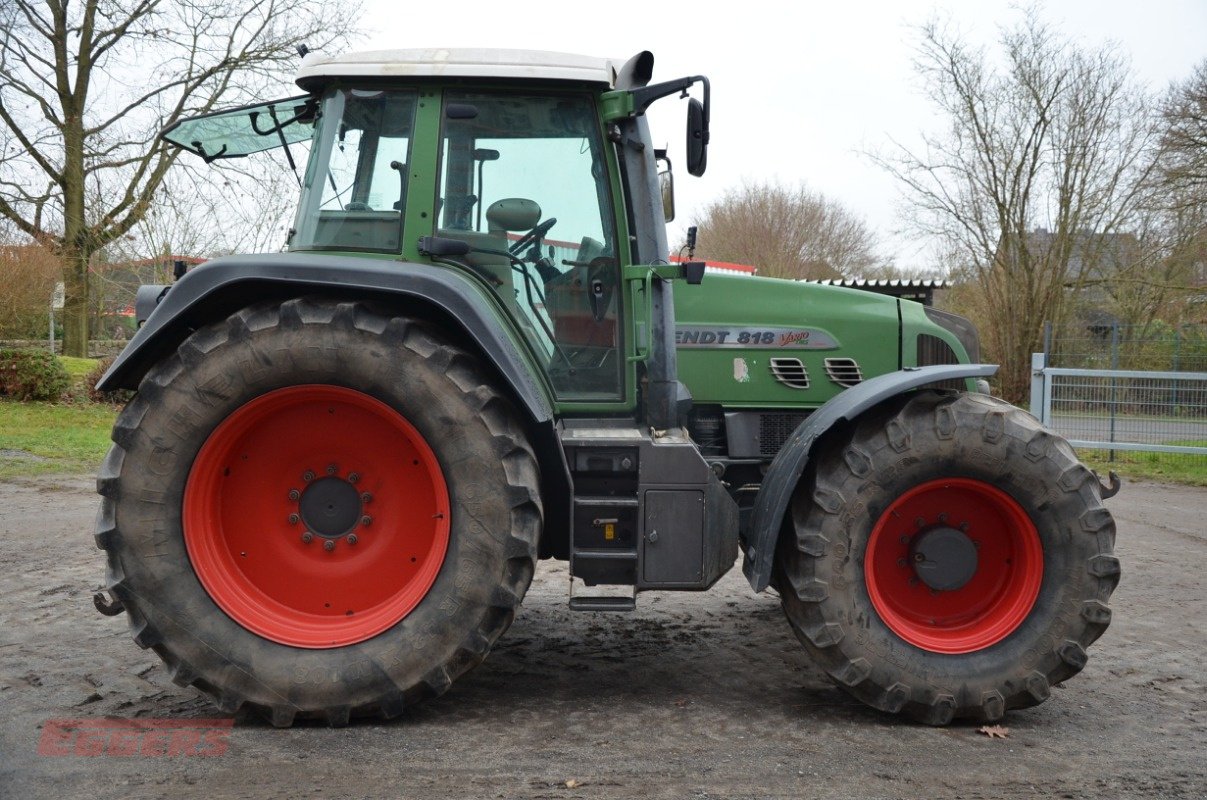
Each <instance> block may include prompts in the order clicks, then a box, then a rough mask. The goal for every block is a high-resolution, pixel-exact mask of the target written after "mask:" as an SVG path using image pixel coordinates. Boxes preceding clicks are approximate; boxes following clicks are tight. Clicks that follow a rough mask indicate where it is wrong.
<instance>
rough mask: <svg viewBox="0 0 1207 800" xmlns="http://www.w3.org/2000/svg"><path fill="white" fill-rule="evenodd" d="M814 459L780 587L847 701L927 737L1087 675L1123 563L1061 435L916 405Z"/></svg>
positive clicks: (972, 403) (995, 404)
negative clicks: (917, 726)
mask: <svg viewBox="0 0 1207 800" xmlns="http://www.w3.org/2000/svg"><path fill="white" fill-rule="evenodd" d="M819 446H821V447H824V448H825V450H824V452H822V453H821V455H820V456H819V457H818V459H817V461H816V464H815V466H812V467H811V468H810V470H809V471H808V472H807V473H806V475H805V477H804V479H802V482H801V485H800V487H799V488H798V489H797V492H796V495H795V496H794V498H793V502H792V507H791V530H789V529H787V528H785V531H784V533H783V534H782V535H781V537H780V542H779V549H778V553H777V573H776V577H777V584H778V587H779V590H780V595H781V598H782V603H783V607H784V611H785V613H786V615H787V616H788V619H789V622H790V623H791V625H792V628H793V630H794V631H795V633H796V635H797V637H798V638H799V639H800V641H801V642H802V643H803V644H804V646H805V648H806V649H807V650H808V651H809V653H810V655H812V657H813V658H814V659H815V660H816V661H817V663H818V664H819V665H820V666H821V667H822V668H823V669H824V670H825V671H826V672H827V674H829V675H830V677H831V678H833V679H834V680H835V681H836V682H837V683H839V684H840V685H841V686H842V687H843V688H845V689H846V690H847V691H849V692H850V693H851V694H853V695H854V696H856V697H857V698H859V699H860V700H862V701H864V702H865V703H867V704H869V705H871V706H873V707H875V708H878V709H880V710H883V711H888V712H893V713H903V714H905V715H907V716H909V717H912V718H914V719H917V720H920V721H923V722H927V723H930V724H936V725H944V724H947V723H948V722H950V721H952V720H953V719H959V718H972V719H979V720H985V721H993V720H998V719H1001V718H1002V716H1003V715H1004V714H1005V712H1006V710H1007V709H1013V708H1024V707H1027V706H1031V705H1035V704H1036V703H1039V702H1042V701H1043V700H1045V699H1046V698H1047V697H1048V694H1049V690H1050V687H1051V686H1054V685H1056V684H1059V683H1061V682H1062V681H1064V680H1066V679H1068V678H1069V677H1071V676H1072V675H1074V674H1076V673H1077V672H1078V671H1080V670H1081V669H1082V667H1084V666H1085V663H1086V648H1087V647H1088V646H1089V645H1090V644H1091V643H1092V642H1093V641H1094V640H1096V639H1097V638H1098V637H1099V636H1101V635H1102V633H1103V631H1105V630H1106V627H1107V625H1108V624H1109V622H1110V609H1109V608H1108V607H1107V604H1106V603H1107V600H1108V599H1109V597H1110V594H1111V592H1112V591H1113V590H1114V588H1115V585H1116V584H1117V583H1118V580H1119V562H1118V561H1117V560H1116V559H1115V558H1114V556H1112V555H1111V550H1112V547H1113V544H1114V536H1115V526H1114V521H1113V520H1112V518H1111V515H1110V513H1109V512H1108V511H1107V510H1106V508H1104V507H1103V505H1102V500H1101V496H1100V489H1099V484H1098V481H1097V480H1096V479H1095V477H1094V475H1093V474H1092V473H1091V472H1090V471H1089V470H1088V469H1087V468H1086V467H1085V466H1084V465H1082V464H1081V463H1080V462H1079V461H1078V460H1077V458H1076V456H1075V455H1074V454H1073V451H1072V449H1071V448H1070V447H1069V445H1068V444H1067V443H1066V442H1065V441H1064V440H1063V439H1061V438H1060V437H1059V436H1056V435H1055V434H1053V433H1051V432H1049V431H1047V430H1045V429H1044V428H1042V427H1041V426H1040V425H1039V423H1038V422H1037V421H1036V420H1035V419H1034V418H1033V417H1031V416H1030V415H1029V414H1027V413H1026V412H1024V411H1022V410H1020V409H1017V408H1014V407H1013V406H1010V405H1009V404H1007V403H1005V402H1003V401H1001V400H997V399H995V398H992V397H989V396H986V395H979V394H954V393H940V392H921V393H917V394H914V395H911V396H908V397H903V398H901V399H899V400H897V401H895V402H894V403H892V404H890V405H888V406H884V407H881V408H879V409H876V410H874V411H872V412H870V413H869V414H867V415H865V416H863V417H861V418H859V419H858V420H857V421H856V422H855V423H854V424H853V425H852V426H851V428H850V429H849V430H847V431H846V432H844V433H839V434H838V435H837V436H836V437H834V438H830V439H828V440H826V441H824V442H822V443H821V444H820V445H819Z"/></svg>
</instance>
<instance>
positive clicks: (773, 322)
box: [675, 273, 935, 408]
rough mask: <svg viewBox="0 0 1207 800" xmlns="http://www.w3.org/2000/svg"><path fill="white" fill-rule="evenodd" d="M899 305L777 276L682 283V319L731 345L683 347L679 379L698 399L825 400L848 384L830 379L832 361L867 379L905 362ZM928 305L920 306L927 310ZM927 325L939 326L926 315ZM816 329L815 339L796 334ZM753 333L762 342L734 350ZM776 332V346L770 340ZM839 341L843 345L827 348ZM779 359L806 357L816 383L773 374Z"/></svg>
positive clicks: (678, 288)
mask: <svg viewBox="0 0 1207 800" xmlns="http://www.w3.org/2000/svg"><path fill="white" fill-rule="evenodd" d="M897 306H898V302H897V300H896V299H894V298H892V297H886V296H884V295H878V294H873V293H871V292H864V291H858V290H854V289H843V288H840V287H834V286H823V285H819V284H810V283H799V282H796V281H787V280H779V279H775V278H759V277H746V276H737V275H725V274H716V273H712V274H708V275H706V276H705V278H704V281H703V282H702V283H700V284H699V285H697V286H691V285H687V284H684V283H676V284H675V320H676V324H677V327H678V328H679V329H680V332H681V333H680V336H681V338H682V335H683V332H684V329H685V328H687V329H693V328H695V329H702V330H706V331H715V333H716V335H717V337H718V338H720V337H721V336H722V335H723V334H725V333H727V332H728V335H727V336H725V342H724V343H718V344H714V345H711V346H709V345H703V344H701V345H699V346H694V347H693V346H691V345H690V344H685V343H683V342H680V344H679V347H678V357H679V379H680V380H681V381H683V382H684V383H685V384H687V387H688V388H689V389H690V390H691V393H692V398H693V400H694V401H695V402H696V403H697V404H720V405H723V406H729V407H761V408H767V407H777V406H779V407H807V408H812V407H816V406H819V405H821V404H822V403H824V402H825V401H827V400H829V399H830V398H831V397H833V396H834V395H836V394H838V393H839V392H840V391H842V389H843V387H842V386H839V385H838V384H836V383H834V382H833V381H831V380H830V379H829V378H827V376H826V369H825V363H824V360H825V359H826V358H853V359H855V360H856V361H858V363H859V367H860V369H861V371H862V374H863V377H864V378H865V379H866V378H870V377H872V376H874V375H880V374H883V373H885V372H892V371H894V370H896V369H898V368H899V366H900V358H899V355H900V347H899V339H898V331H899V323H898V316H897V314H898V311H897ZM919 308H920V307H919ZM922 319H923V321H924V324H925V326H926V329H927V330H931V329H932V328H934V327H935V326H934V325H933V324H931V323H930V322H929V321H927V320H926V318H925V315H923V317H922ZM793 330H796V331H800V332H805V331H808V332H809V334H810V335H809V337H808V338H798V337H797V336H792V335H790V334H791V332H792V331H793ZM743 332H745V333H746V334H747V338H748V339H753V338H754V337H755V335H756V334H761V335H760V336H759V346H750V347H742V346H740V342H739V343H738V344H739V346H737V347H734V346H732V345H733V344H734V340H735V339H736V338H738V337H740V336H741V334H742V333H743ZM767 333H771V334H773V341H772V342H771V344H770V346H768V345H765V344H763V340H764V339H765V338H766V334H767ZM827 338H828V339H830V340H832V342H833V343H834V344H836V345H837V347H828V346H825V345H827V344H829V343H830V342H828V341H827ZM773 357H787V358H798V359H800V361H801V362H802V363H803V364H804V366H805V368H806V369H807V370H808V374H809V388H807V389H797V388H792V387H789V386H786V385H784V384H783V383H781V382H779V381H778V380H776V379H775V377H774V376H773V375H772V373H771V367H770V359H771V358H773Z"/></svg>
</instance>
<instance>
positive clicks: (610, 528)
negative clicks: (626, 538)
mask: <svg viewBox="0 0 1207 800" xmlns="http://www.w3.org/2000/svg"><path fill="white" fill-rule="evenodd" d="M604 538H605V539H607V540H608V541H611V540H613V539H615V538H616V526H615V525H613V524H612V523H611V522H609V523H606V524H605V525H604Z"/></svg>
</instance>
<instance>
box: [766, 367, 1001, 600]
mask: <svg viewBox="0 0 1207 800" xmlns="http://www.w3.org/2000/svg"><path fill="white" fill-rule="evenodd" d="M995 372H997V365H996V364H950V365H944V366H938V367H914V368H909V369H905V370H901V371H899V372H889V373H887V374H884V375H879V376H877V377H875V378H872V379H870V380H866V381H864V382H863V383H860V384H858V385H857V386H853V387H852V388H850V389H847V390H846V391H844V392H842V393H841V394H839V395H838V396H837V397H835V398H834V399H832V400H830V401H829V402H828V403H826V404H825V405H823V406H822V407H821V408H819V409H817V410H816V411H814V412H813V413H812V414H810V415H809V416H808V417H807V418H806V419H805V421H804V422H802V423H801V424H800V427H798V428H797V429H796V430H795V431H794V432H793V433H792V435H791V436H790V437H789V438H788V441H787V442H786V443H785V444H784V446H783V448H781V449H780V451H779V453H777V454H776V456H775V459H774V460H773V461H772V462H771V466H770V467H769V468H768V469H767V476H766V478H764V480H763V484H762V487H761V488H760V489H759V494H758V498H757V499H756V500H755V504H754V515H753V518H752V520H751V525H750V529H749V531H748V532H747V539H746V545H747V547H746V556H745V558H744V559H743V561H742V572H744V573H745V574H746V579H747V580H748V581H750V587H751V588H752V589H754V590H755V591H756V592H761V591H763V590H764V589H766V588H767V586H768V584H770V583H771V566H772V562H773V561H774V558H775V546H776V541H777V539H778V538H779V532H780V528H781V526H782V524H783V520H784V514H785V513H787V510H788V503H789V502H791V500H792V494H793V492H794V491H795V490H796V484H797V482H798V481H799V480H800V477H801V475H802V474H803V473H804V471H805V465H806V464H808V463H809V459H810V458H811V457H812V451H813V445H814V444H816V443H817V440H818V438H820V437H821V435H822V434H824V433H825V432H826V431H828V430H829V429H830V428H831V427H832V426H833V425H834V424H835V423H837V422H838V421H840V420H852V419H855V417H857V416H859V415H860V414H862V413H863V412H864V411H867V410H868V409H869V408H872V407H873V406H875V405H877V404H878V403H881V402H883V401H885V400H887V399H889V398H890V397H893V396H894V395H897V394H900V393H902V392H905V391H908V390H910V389H916V388H918V387H919V386H925V385H926V384H928V383H935V382H936V381H945V380H951V379H953V378H988V377H989V376H990V375H993V374H994V373H995Z"/></svg>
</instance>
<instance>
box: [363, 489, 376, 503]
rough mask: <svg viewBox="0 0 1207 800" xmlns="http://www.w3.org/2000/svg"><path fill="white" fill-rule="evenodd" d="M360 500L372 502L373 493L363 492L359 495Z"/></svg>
mask: <svg viewBox="0 0 1207 800" xmlns="http://www.w3.org/2000/svg"><path fill="white" fill-rule="evenodd" d="M360 501H361V502H362V503H372V502H373V495H371V494H369V493H368V492H363V493H362V494H361V496H360Z"/></svg>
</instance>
